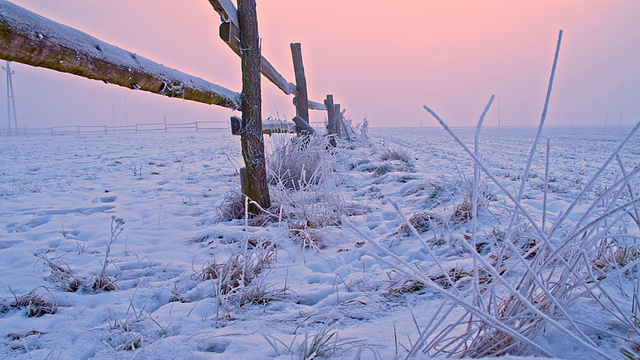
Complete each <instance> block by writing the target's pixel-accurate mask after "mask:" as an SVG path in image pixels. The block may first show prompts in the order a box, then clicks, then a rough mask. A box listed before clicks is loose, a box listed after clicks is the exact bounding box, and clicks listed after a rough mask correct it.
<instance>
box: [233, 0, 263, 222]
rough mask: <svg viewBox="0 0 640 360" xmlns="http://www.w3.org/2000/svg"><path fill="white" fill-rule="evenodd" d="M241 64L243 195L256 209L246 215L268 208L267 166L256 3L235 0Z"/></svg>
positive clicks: (251, 209)
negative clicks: (244, 167) (236, 2)
mask: <svg viewBox="0 0 640 360" xmlns="http://www.w3.org/2000/svg"><path fill="white" fill-rule="evenodd" d="M238 20H239V23H240V43H241V44H242V46H241V51H240V52H241V54H240V57H241V63H242V124H241V131H240V142H241V146H242V157H243V158H244V163H245V166H246V170H244V171H241V172H240V174H241V176H242V175H243V172H244V174H246V175H245V178H244V179H241V182H242V183H244V186H243V188H242V192H243V194H244V195H245V196H247V197H248V198H249V199H251V200H253V201H255V202H256V203H257V204H258V206H255V205H253V204H252V205H250V207H249V211H251V212H252V213H254V214H259V213H261V210H260V208H262V209H267V208H269V207H271V198H270V196H269V183H268V181H267V166H266V158H265V153H264V139H263V137H262V99H261V96H262V94H261V92H262V90H261V78H260V76H261V75H260V58H261V51H260V38H259V35H258V16H257V13H256V1H255V0H238Z"/></svg>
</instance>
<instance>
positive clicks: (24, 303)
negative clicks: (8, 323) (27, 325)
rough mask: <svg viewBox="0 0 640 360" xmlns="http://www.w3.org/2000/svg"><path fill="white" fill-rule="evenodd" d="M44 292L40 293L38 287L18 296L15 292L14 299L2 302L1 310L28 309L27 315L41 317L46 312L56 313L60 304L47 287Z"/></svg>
mask: <svg viewBox="0 0 640 360" xmlns="http://www.w3.org/2000/svg"><path fill="white" fill-rule="evenodd" d="M43 289H44V290H45V292H44V294H40V293H38V291H37V289H33V290H31V291H30V292H29V293H27V294H25V295H21V296H18V295H16V294H15V293H14V294H13V299H14V300H13V301H12V302H9V303H4V302H3V303H2V305H1V306H0V310H2V311H0V312H8V311H10V310H11V309H22V308H24V309H26V310H27V313H26V315H27V317H40V316H43V315H46V314H55V313H56V312H58V305H57V304H56V301H55V299H54V297H53V295H52V294H51V292H50V291H49V290H48V289H47V288H43Z"/></svg>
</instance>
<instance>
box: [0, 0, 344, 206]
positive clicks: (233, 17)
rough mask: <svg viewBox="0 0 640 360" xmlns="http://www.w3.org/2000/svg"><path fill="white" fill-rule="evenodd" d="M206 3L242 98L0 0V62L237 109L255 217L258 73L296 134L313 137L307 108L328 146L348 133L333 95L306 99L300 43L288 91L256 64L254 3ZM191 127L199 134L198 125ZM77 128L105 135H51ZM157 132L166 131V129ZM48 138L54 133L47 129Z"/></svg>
mask: <svg viewBox="0 0 640 360" xmlns="http://www.w3.org/2000/svg"><path fill="white" fill-rule="evenodd" d="M209 3H210V4H211V6H212V7H213V9H214V10H215V11H216V12H217V13H218V14H219V15H220V18H221V25H220V28H219V34H220V38H221V39H222V40H223V41H224V42H225V43H226V44H227V45H228V46H229V47H230V48H231V50H232V51H234V52H235V53H236V54H237V55H239V56H240V60H241V61H240V62H241V69H242V92H241V94H242V95H241V94H240V93H237V92H235V91H232V90H229V89H226V88H224V87H222V86H220V85H217V84H214V83H211V82H209V81H206V80H203V79H201V78H198V77H195V76H192V75H189V74H185V73H182V72H179V71H177V70H174V69H171V68H167V67H165V66H163V65H161V64H159V63H157V62H154V61H152V60H149V59H146V58H144V57H141V56H138V55H137V54H135V53H134V52H130V51H127V50H124V49H121V48H119V47H117V46H113V45H111V44H108V43H106V42H103V41H101V40H99V39H96V38H94V37H92V36H90V35H88V34H86V33H83V32H81V31H79V30H76V29H73V28H70V27H68V26H65V25H63V24H59V23H56V22H54V21H51V20H49V19H47V18H44V17H42V16H40V15H37V14H35V13H33V12H31V11H28V10H26V9H24V8H22V7H19V6H17V5H14V4H12V3H10V2H8V1H4V0H0V58H2V59H4V60H8V61H17V62H21V63H24V64H28V65H32V66H42V67H46V68H49V69H52V70H57V71H61V72H66V73H71V74H74V75H79V76H83V77H86V78H89V79H95V80H101V81H104V82H105V83H111V84H116V85H120V86H124V87H127V88H129V89H133V90H142V91H149V92H152V93H156V94H161V95H165V96H169V97H179V98H182V99H184V100H191V101H197V102H201V103H206V104H212V105H218V106H223V107H227V108H231V109H234V110H241V111H242V118H239V117H235V116H234V117H232V120H231V124H230V127H231V128H232V129H234V130H236V131H235V133H237V134H238V135H240V142H241V146H242V154H243V158H244V162H245V166H246V169H245V170H243V171H241V183H242V192H243V194H245V196H247V197H248V198H249V199H251V200H252V201H251V211H252V212H253V213H260V212H261V209H266V208H268V207H270V204H271V201H270V197H269V190H268V181H267V175H266V161H265V154H264V140H263V138H262V137H263V125H262V114H261V112H262V107H261V106H262V105H261V104H262V100H261V74H262V75H264V76H265V77H266V78H267V79H268V80H269V81H271V82H272V83H274V84H275V85H276V86H277V87H278V88H279V89H280V90H282V91H283V92H284V93H285V94H286V95H294V101H293V102H294V105H295V106H296V116H295V118H294V122H295V123H296V131H297V132H298V133H301V132H302V131H303V130H304V131H306V132H316V131H315V129H313V128H312V127H311V126H310V125H309V115H308V110H309V109H311V110H324V111H327V118H328V126H327V130H328V135H329V136H331V137H332V139H333V140H332V143H333V144H335V139H334V137H335V136H339V135H340V134H341V132H342V129H345V130H347V127H346V125H345V124H344V121H342V114H343V112H342V111H340V105H339V104H335V103H334V99H333V96H332V95H327V98H326V99H325V101H324V103H319V102H315V101H310V100H309V99H308V95H307V82H306V76H305V73H304V66H303V62H302V50H301V45H300V44H299V43H292V44H291V45H290V48H291V53H292V59H293V66H294V73H295V78H296V83H295V84H294V83H291V82H288V81H287V80H286V79H285V78H284V77H283V76H282V75H281V74H280V73H279V72H278V71H277V70H276V69H275V68H274V67H273V66H272V65H271V64H270V63H269V61H268V60H267V59H265V58H264V57H262V55H261V50H260V37H259V35H258V25H257V14H256V2H255V0H238V1H237V4H238V8H237V9H236V7H235V6H234V5H233V3H232V2H231V0H209ZM176 6H178V5H176ZM132 126H134V125H132ZM184 126H185V127H186V126H187V125H184ZM195 127H196V129H198V123H196V124H195ZM83 128H85V129H87V130H91V131H96V132H99V131H102V130H105V131H107V133H108V128H103V129H100V128H93V127H81V126H77V127H75V129H74V128H69V127H62V129H58V130H59V132H66V133H72V132H73V131H76V132H80V131H82V129H83ZM126 130H127V131H132V132H135V131H136V130H138V131H140V128H139V126H135V128H133V129H131V128H129V127H128V128H127V129H126ZM164 130H165V131H168V127H167V126H166V125H165V128H164ZM50 131H51V132H52V133H54V128H51V129H50ZM243 174H244V176H243Z"/></svg>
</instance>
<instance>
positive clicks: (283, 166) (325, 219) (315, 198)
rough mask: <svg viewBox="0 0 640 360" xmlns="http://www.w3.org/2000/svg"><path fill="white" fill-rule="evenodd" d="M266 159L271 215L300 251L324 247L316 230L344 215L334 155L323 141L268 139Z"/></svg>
mask: <svg viewBox="0 0 640 360" xmlns="http://www.w3.org/2000/svg"><path fill="white" fill-rule="evenodd" d="M272 139H273V140H272V149H271V152H270V153H269V154H268V156H267V165H268V171H269V181H270V183H271V187H270V191H271V197H272V202H273V203H274V204H275V206H274V209H272V213H273V215H276V216H277V217H278V219H280V220H281V221H284V222H285V223H286V224H287V226H288V228H289V229H291V232H292V234H293V235H294V237H296V238H297V239H299V240H300V241H301V243H302V244H303V246H304V247H308V248H315V249H319V248H322V247H323V246H324V244H322V243H323V241H324V240H325V239H324V238H323V236H324V235H323V234H324V233H325V232H323V231H319V229H322V228H325V227H327V226H336V225H339V224H340V222H341V220H340V219H341V216H342V215H343V214H344V213H345V211H346V209H345V206H344V200H343V198H342V195H341V193H340V189H339V186H338V185H339V182H338V179H337V178H336V175H335V174H336V169H335V166H336V165H335V164H336V151H339V150H337V149H334V148H332V147H331V146H330V145H329V141H328V139H327V138H325V137H320V136H310V137H296V138H291V137H290V136H287V135H276V136H274V137H272Z"/></svg>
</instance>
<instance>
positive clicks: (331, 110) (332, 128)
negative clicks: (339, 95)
mask: <svg viewBox="0 0 640 360" xmlns="http://www.w3.org/2000/svg"><path fill="white" fill-rule="evenodd" d="M324 105H325V106H326V107H327V131H328V132H329V144H331V146H334V147H335V146H336V145H337V144H336V139H335V134H336V116H335V113H336V107H335V104H334V103H333V95H331V94H329V95H327V98H326V99H325V100H324Z"/></svg>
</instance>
